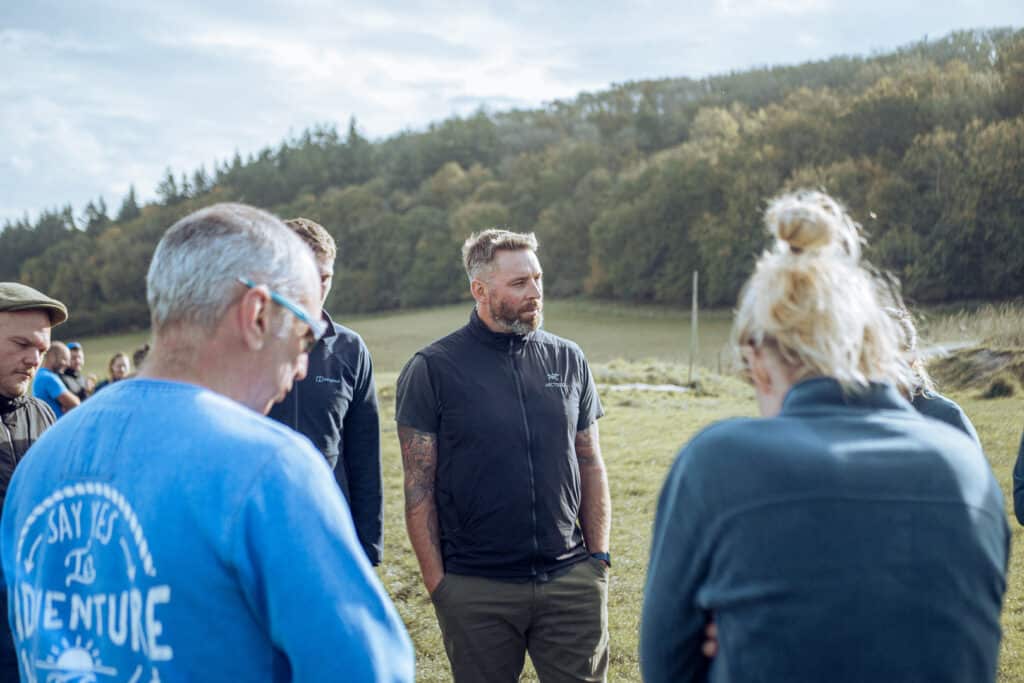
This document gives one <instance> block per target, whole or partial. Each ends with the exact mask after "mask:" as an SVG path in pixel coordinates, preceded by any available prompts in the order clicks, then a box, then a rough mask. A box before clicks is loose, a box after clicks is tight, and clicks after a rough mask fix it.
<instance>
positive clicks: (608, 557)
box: [590, 553, 612, 568]
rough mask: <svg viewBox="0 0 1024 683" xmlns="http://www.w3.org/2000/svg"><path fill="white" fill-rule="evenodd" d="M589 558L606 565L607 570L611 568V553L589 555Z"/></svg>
mask: <svg viewBox="0 0 1024 683" xmlns="http://www.w3.org/2000/svg"><path fill="white" fill-rule="evenodd" d="M590 556H591V557H592V558H594V559H595V560H601V561H602V562H604V563H605V564H606V565H608V567H609V568H611V566H612V555H611V553H590Z"/></svg>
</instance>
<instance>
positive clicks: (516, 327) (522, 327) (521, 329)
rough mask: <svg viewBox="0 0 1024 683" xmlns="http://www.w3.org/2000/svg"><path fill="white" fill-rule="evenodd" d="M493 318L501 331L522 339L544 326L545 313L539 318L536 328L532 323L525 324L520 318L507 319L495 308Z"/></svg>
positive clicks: (492, 310) (492, 312)
mask: <svg viewBox="0 0 1024 683" xmlns="http://www.w3.org/2000/svg"><path fill="white" fill-rule="evenodd" d="M491 318H493V319H494V322H496V323H498V325H499V326H500V327H501V329H503V330H504V331H505V332H508V333H510V334H516V335H519V336H520V337H522V336H525V335H527V334H530V333H531V332H533V331H534V330H538V329H540V328H541V327H543V326H544V314H543V313H541V314H539V315H538V316H537V318H536V320H537V326H536V327H534V326H533V325H531V324H530V323H524V322H523V321H522V320H520V319H519V318H505V317H503V316H501V315H499V314H498V311H495V310H494V309H493V308H492V309H491Z"/></svg>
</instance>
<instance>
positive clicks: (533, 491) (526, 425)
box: [508, 338, 540, 576]
mask: <svg viewBox="0 0 1024 683" xmlns="http://www.w3.org/2000/svg"><path fill="white" fill-rule="evenodd" d="M508 358H509V361H510V362H511V363H512V377H513V378H514V379H515V381H516V394H517V395H518V397H519V412H520V413H521V414H522V416H523V429H525V430H526V464H527V467H528V468H529V472H530V523H531V524H532V531H533V556H532V557H531V558H530V575H531V576H537V556H538V555H539V554H540V542H539V541H538V540H537V486H536V484H535V482H534V474H533V452H532V448H531V446H530V443H531V438H530V421H529V420H528V419H527V417H526V398H525V396H524V394H523V384H522V381H521V380H520V379H519V367H518V366H517V365H516V357H515V340H514V339H513V338H509V340H508Z"/></svg>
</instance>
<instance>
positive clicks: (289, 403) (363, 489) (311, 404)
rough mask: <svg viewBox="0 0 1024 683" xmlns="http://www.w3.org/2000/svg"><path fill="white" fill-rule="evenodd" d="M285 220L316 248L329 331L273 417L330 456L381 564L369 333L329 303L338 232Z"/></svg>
mask: <svg viewBox="0 0 1024 683" xmlns="http://www.w3.org/2000/svg"><path fill="white" fill-rule="evenodd" d="M285 225H287V226H288V227H289V228H291V229H292V231H293V232H295V234H296V235H298V236H299V237H301V238H302V241H304V242H305V243H306V245H307V246H309V248H310V249H312V250H313V256H314V257H315V259H316V265H317V270H318V271H319V274H320V317H321V319H322V320H323V321H324V323H325V324H326V325H327V332H325V333H324V336H323V337H321V338H320V340H319V341H317V343H316V346H314V347H313V348H312V349H311V350H310V352H309V368H308V370H307V371H306V377H305V379H303V380H301V381H298V382H296V383H295V384H294V386H292V390H291V391H289V392H288V395H287V396H285V397H284V399H283V400H282V401H281V402H280V403H276V404H275V405H274V406H273V407H272V408H271V409H270V417H272V418H274V419H275V420H277V421H278V422H281V423H283V424H286V425H288V426H289V427H291V428H292V429H294V430H296V431H298V432H299V433H300V434H303V435H305V436H306V438H308V439H309V440H310V441H312V442H313V445H314V446H316V447H317V449H318V450H319V451H320V452H321V453H322V454H323V456H324V457H325V458H326V459H327V464H328V465H330V467H331V469H332V470H333V471H334V478H335V480H336V481H337V482H338V486H339V487H341V492H342V493H343V494H344V495H345V498H346V500H348V504H349V509H350V510H351V511H352V521H353V522H354V523H355V525H356V534H357V535H358V536H359V543H360V544H361V545H362V546H363V550H364V551H365V552H366V556H367V557H368V558H369V560H370V563H371V564H374V565H378V564H380V561H381V554H382V553H383V550H384V480H383V476H382V474H381V461H380V416H379V411H378V408H377V388H376V386H375V385H374V381H373V362H372V361H371V360H370V352H369V350H368V349H367V348H366V344H364V343H363V340H362V338H361V337H360V336H359V335H358V334H356V333H355V332H353V331H352V330H350V329H348V328H347V327H343V326H342V325H339V324H337V323H336V322H334V321H333V320H331V317H330V316H329V315H328V314H327V311H326V310H324V308H323V306H324V303H325V302H326V301H327V295H328V294H329V293H330V291H331V282H332V281H333V279H334V260H335V257H336V256H337V253H338V251H337V247H336V246H335V244H334V238H332V237H331V235H330V233H329V232H327V230H325V229H324V227H323V226H322V225H320V224H319V223H315V222H313V221H311V220H309V219H308V218H293V219H291V220H287V221H285Z"/></svg>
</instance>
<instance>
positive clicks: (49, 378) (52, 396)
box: [32, 368, 68, 417]
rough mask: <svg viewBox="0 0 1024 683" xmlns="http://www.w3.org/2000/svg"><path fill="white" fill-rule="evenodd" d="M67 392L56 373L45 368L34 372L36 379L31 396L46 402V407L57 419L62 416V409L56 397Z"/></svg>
mask: <svg viewBox="0 0 1024 683" xmlns="http://www.w3.org/2000/svg"><path fill="white" fill-rule="evenodd" d="M67 390H68V388H67V387H66V386H65V385H64V382H62V381H60V376H59V375H58V374H57V373H56V372H53V371H52V370H47V369H46V368H39V369H38V370H36V378H35V380H33V382H32V395H33V396H35V397H36V398H38V399H40V400H42V401H46V405H48V406H50V407H51V408H52V409H53V414H54V415H56V416H57V417H60V416H61V415H63V414H64V408H63V407H61V405H60V401H58V400H57V397H58V396H60V395H61V394H63V393H64V392H65V391H67Z"/></svg>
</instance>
